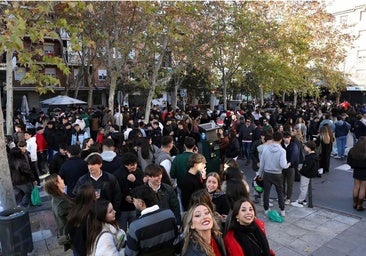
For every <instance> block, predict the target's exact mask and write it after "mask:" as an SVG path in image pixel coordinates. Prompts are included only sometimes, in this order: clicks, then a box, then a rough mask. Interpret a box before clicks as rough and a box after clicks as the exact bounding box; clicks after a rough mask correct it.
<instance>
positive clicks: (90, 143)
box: [80, 138, 99, 159]
mask: <svg viewBox="0 0 366 256" xmlns="http://www.w3.org/2000/svg"><path fill="white" fill-rule="evenodd" d="M98 151H99V147H98V146H97V145H95V144H94V140H93V139H92V138H87V139H84V140H83V145H82V147H81V153H80V157H81V158H82V159H85V158H86V157H87V156H88V155H89V154H91V153H93V152H98Z"/></svg>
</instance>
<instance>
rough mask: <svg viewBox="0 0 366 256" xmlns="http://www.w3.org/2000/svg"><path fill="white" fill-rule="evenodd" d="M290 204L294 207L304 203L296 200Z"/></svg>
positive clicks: (301, 205)
mask: <svg viewBox="0 0 366 256" xmlns="http://www.w3.org/2000/svg"><path fill="white" fill-rule="evenodd" d="M291 205H292V206H295V207H304V205H303V204H300V203H299V202H298V201H295V202H292V203H291Z"/></svg>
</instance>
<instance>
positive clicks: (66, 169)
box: [59, 145, 88, 198]
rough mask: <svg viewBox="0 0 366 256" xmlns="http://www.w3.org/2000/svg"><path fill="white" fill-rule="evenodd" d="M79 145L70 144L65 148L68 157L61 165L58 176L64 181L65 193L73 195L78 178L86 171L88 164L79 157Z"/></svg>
mask: <svg viewBox="0 0 366 256" xmlns="http://www.w3.org/2000/svg"><path fill="white" fill-rule="evenodd" d="M80 152H81V149H80V146H79V145H71V146H69V147H68V148H67V155H68V157H69V159H67V160H66V162H65V163H64V164H63V165H62V166H61V169H60V173H59V175H60V177H61V178H62V179H63V180H64V181H65V185H66V186H67V195H68V196H70V197H72V198H73V197H75V195H76V193H75V194H73V190H74V187H75V184H76V182H77V181H78V179H79V178H80V177H81V176H83V175H84V174H86V173H88V165H87V164H86V162H85V161H84V160H83V159H81V157H80Z"/></svg>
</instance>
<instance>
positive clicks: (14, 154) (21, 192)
mask: <svg viewBox="0 0 366 256" xmlns="http://www.w3.org/2000/svg"><path fill="white" fill-rule="evenodd" d="M18 145H19V147H14V148H12V149H10V152H9V168H10V174H11V181H12V183H13V188H14V193H15V196H16V201H17V203H18V205H19V206H22V207H29V206H30V204H31V192H32V188H33V185H32V183H33V184H34V185H36V184H37V182H36V181H35V178H34V175H33V172H32V170H31V166H30V160H29V156H28V153H27V148H26V147H27V144H26V142H25V141H19V142H18Z"/></svg>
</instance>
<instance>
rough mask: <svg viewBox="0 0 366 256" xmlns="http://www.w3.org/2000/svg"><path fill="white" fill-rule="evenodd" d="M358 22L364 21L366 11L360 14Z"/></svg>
mask: <svg viewBox="0 0 366 256" xmlns="http://www.w3.org/2000/svg"><path fill="white" fill-rule="evenodd" d="M360 20H361V21H366V11H362V12H361V16H360Z"/></svg>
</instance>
